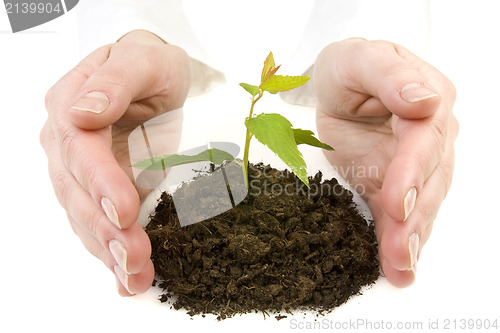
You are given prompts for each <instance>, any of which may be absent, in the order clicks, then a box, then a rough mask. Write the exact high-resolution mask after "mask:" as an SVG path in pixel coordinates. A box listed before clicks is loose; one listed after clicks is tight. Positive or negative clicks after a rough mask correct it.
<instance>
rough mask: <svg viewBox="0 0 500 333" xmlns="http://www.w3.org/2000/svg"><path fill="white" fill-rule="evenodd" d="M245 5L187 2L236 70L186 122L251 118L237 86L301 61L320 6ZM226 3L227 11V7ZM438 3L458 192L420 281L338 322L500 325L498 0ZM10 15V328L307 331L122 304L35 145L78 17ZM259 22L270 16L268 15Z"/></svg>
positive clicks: (1, 107)
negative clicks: (451, 88) (38, 22)
mask: <svg viewBox="0 0 500 333" xmlns="http://www.w3.org/2000/svg"><path fill="white" fill-rule="evenodd" d="M235 3H236V1H228V0H226V1H223V0H219V1H216V4H217V6H218V8H220V10H217V14H215V15H216V16H215V17H212V18H210V17H209V15H207V10H210V6H209V5H207V4H204V5H200V4H198V5H200V6H202V8H201V10H198V11H196V10H193V8H195V7H194V5H193V1H187V5H186V11H187V12H188V15H189V16H190V17H191V18H192V20H193V22H196V24H194V29H195V31H196V32H198V33H199V35H200V39H201V40H202V42H203V43H204V44H205V45H207V50H208V51H209V53H211V55H212V56H213V58H214V60H215V61H217V62H218V63H220V64H221V67H222V68H223V69H224V70H225V71H226V73H227V75H228V76H227V78H228V84H227V85H226V86H224V87H220V88H217V89H216V90H214V91H213V92H212V93H210V94H209V95H206V96H202V97H198V98H195V99H190V100H188V101H187V102H186V105H185V110H186V114H187V125H189V124H190V121H189V119H192V116H191V118H190V116H189V115H192V114H196V115H197V116H196V117H198V118H197V119H198V123H203V121H200V117H201V119H202V120H203V119H205V118H206V119H209V118H210V117H209V116H208V115H209V114H210V113H212V112H215V110H219V111H224V112H225V113H226V114H227V113H228V112H235V116H234V119H235V120H234V121H242V119H243V118H242V117H243V115H244V112H246V108H247V103H248V100H247V99H246V97H245V94H244V92H240V90H238V89H241V88H237V87H236V85H237V83H238V82H241V81H250V83H252V82H255V81H256V80H258V77H259V71H260V66H261V63H262V60H263V59H264V57H265V56H266V55H267V53H268V52H269V50H273V51H274V53H275V58H276V60H277V62H278V63H281V62H286V60H287V59H288V58H290V56H291V55H292V53H293V50H294V49H295V47H296V46H297V38H295V37H296V36H300V34H301V31H302V29H303V28H304V25H305V17H306V16H307V15H305V13H308V10H309V9H310V8H311V6H310V4H309V2H306V1H298V0H295V1H284V0H280V1H274V2H270V1H267V0H266V1H264V0H257V1H252V2H244V3H245V5H243V6H240V4H241V2H238V5H236V4H235ZM223 5H225V6H226V7H228V9H224V10H222V8H225V7H223ZM282 6H286V8H287V9H289V11H287V16H286V17H284V16H282V15H277V16H275V17H274V20H275V22H274V23H273V24H274V25H275V27H280V24H286V23H289V22H294V21H295V22H296V23H295V24H294V25H293V27H292V28H291V32H290V33H288V34H285V33H282V34H274V35H272V36H268V37H265V36H264V37H262V38H261V39H255V38H251V36H250V34H249V33H248V30H244V29H245V28H249V27H252V29H254V31H258V32H260V33H263V32H264V30H263V25H262V24H261V23H262V22H263V21H265V19H270V18H271V16H272V15H271V14H270V13H272V12H273V11H274V10H279V8H280V7H282ZM263 8H264V9H265V10H264V9H263ZM433 9H434V16H433V18H434V24H433V52H432V55H431V56H430V57H429V58H428V59H427V60H429V62H431V63H432V64H434V65H435V66H436V67H437V68H438V69H440V70H441V71H442V72H443V73H444V74H445V75H447V76H448V77H449V78H450V79H451V80H452V81H453V82H454V84H455V85H456V87H457V91H458V98H457V102H456V105H455V109H454V111H455V114H456V115H457V117H458V119H459V121H460V125H461V131H460V135H459V138H458V140H457V142H456V154H457V157H456V167H455V176H454V182H453V186H452V189H451V192H450V194H449V195H448V197H447V199H446V200H445V202H444V203H443V205H442V208H441V210H440V213H439V216H438V218H437V220H436V221H435V224H434V230H433V235H432V237H431V239H430V240H429V242H428V243H427V245H426V246H425V248H424V249H423V252H422V254H421V257H420V262H419V266H418V276H417V281H416V283H415V284H414V285H413V286H411V287H409V288H407V289H397V288H394V287H392V286H390V285H389V284H388V283H387V281H385V280H384V279H383V278H381V279H380V280H379V281H378V282H377V283H376V285H375V286H373V287H372V288H371V289H369V290H367V291H365V292H364V295H363V296H360V297H355V298H353V299H351V300H350V301H349V302H348V303H347V304H345V305H344V306H342V307H340V308H338V309H337V310H335V311H334V312H333V313H331V314H329V315H328V316H327V317H325V318H327V319H328V320H333V321H334V322H337V323H342V322H348V321H349V320H354V321H356V320H358V319H366V320H370V321H371V322H372V323H375V324H379V325H380V324H381V323H382V321H384V323H387V322H390V323H392V324H393V325H396V323H397V322H398V321H403V322H405V321H410V322H422V323H423V327H424V328H427V325H428V322H429V320H436V319H439V320H440V325H441V327H442V325H443V324H444V321H445V320H446V319H452V320H453V319H462V318H464V319H469V318H471V319H487V318H489V319H495V318H496V319H498V320H499V322H498V324H499V325H500V315H499V313H500V300H499V297H500V287H499V283H498V275H499V274H498V273H499V269H498V265H499V259H498V256H499V254H500V241H499V235H500V218H499V217H498V210H496V208H495V207H497V208H498V199H497V198H498V187H499V186H500V181H499V180H498V179H499V178H498V161H499V158H498V154H499V153H498V151H499V145H500V134H499V133H500V130H499V123H500V107H499V103H498V98H499V96H500V93H499V91H500V84H499V77H500V66H499V64H498V61H499V59H500V52H499V48H498V32H499V31H500V24H499V23H498V13H499V10H500V6H499V3H498V2H496V1H493V0H492V1H474V2H472V1H452V0H448V1H436V2H435V3H434V4H433ZM0 11H1V13H0V112H1V114H2V126H1V127H2V130H1V131H0V144H1V163H0V170H1V177H2V178H1V179H2V180H1V183H0V184H1V187H2V197H1V200H0V205H1V212H2V227H1V231H0V256H1V257H0V267H1V271H0V288H1V289H0V304H1V306H2V308H3V310H2V312H0V331H2V332H13V331H23V332H28V331H29V332H36V331H42V330H43V331H47V332H49V331H50V332H61V331H75V332H79V331H96V332H101V331H113V332H134V331H142V332H145V329H149V328H151V329H154V331H155V332H173V331H177V332H178V331H184V330H192V329H198V330H200V331H201V330H203V331H208V332H211V331H215V330H218V331H226V330H227V331H229V330H232V331H250V330H252V331H253V330H261V329H264V330H266V331H270V330H277V331H286V330H290V329H293V326H294V325H293V324H294V321H292V318H293V319H294V320H298V321H299V322H301V323H302V324H305V321H310V322H312V321H313V320H314V319H315V317H314V316H313V315H310V314H305V315H304V314H302V313H298V314H296V315H295V316H294V317H289V318H287V319H284V320H282V321H279V322H277V321H276V320H275V319H274V318H268V319H267V320H263V317H262V315H260V314H259V315H245V316H242V317H236V318H233V319H230V320H226V321H224V322H220V323H219V322H217V321H216V320H215V319H214V318H213V317H210V316H209V317H207V318H205V319H203V318H201V317H195V318H194V319H193V320H191V319H190V318H189V316H187V315H186V314H185V313H183V312H176V311H173V310H170V309H169V306H168V305H166V304H160V303H159V302H157V301H156V297H157V294H158V293H159V291H158V290H157V289H153V290H150V291H149V292H148V293H147V294H145V295H141V296H137V297H133V298H128V299H125V298H121V297H119V296H118V295H117V293H116V291H115V280H114V277H113V276H112V274H111V273H110V272H109V271H108V270H107V269H106V268H105V267H104V265H103V264H101V263H100V262H99V261H98V260H97V259H95V258H94V257H92V256H91V255H90V254H88V253H87V252H86V251H85V249H84V248H83V246H82V245H81V243H80V242H79V240H78V238H77V237H76V236H75V235H74V234H73V232H72V230H71V228H70V226H69V224H68V222H67V221H66V217H65V213H64V211H63V210H62V209H61V208H60V207H59V205H58V203H57V200H56V198H55V196H54V194H53V190H52V186H51V184H50V181H49V178H48V173H47V167H46V158H45V155H44V152H43V150H42V148H41V147H40V145H39V141H38V135H39V131H40V129H41V127H42V125H43V123H44V121H45V119H46V112H45V109H44V103H43V100H44V95H45V93H46V91H47V90H48V89H49V88H50V86H51V85H52V84H54V83H55V82H56V81H57V80H58V79H59V78H60V77H61V76H62V75H63V74H65V73H66V72H67V71H68V70H70V69H71V68H72V67H73V66H74V65H75V64H76V63H77V61H78V59H79V56H78V41H77V36H76V33H77V31H76V24H75V15H74V13H71V12H70V13H69V14H67V15H65V16H63V17H61V18H59V19H56V20H55V21H53V22H49V23H47V24H45V25H42V26H39V27H36V28H33V29H31V30H29V31H27V32H24V33H18V34H12V33H11V32H10V27H9V25H8V21H7V17H6V15H5V14H4V13H3V11H4V10H3V7H1V6H0ZM229 13H234V15H235V16H234V17H233V16H231V15H230V14H229ZM241 14H244V15H241ZM236 15H238V19H236V18H235V17H236ZM258 15H263V18H260V19H257V17H258ZM282 26H283V25H281V27H282ZM201 27H204V28H203V29H201ZM251 49H253V50H254V51H249V50H251ZM252 73H253V74H252ZM288 74H296V73H288ZM265 107H273V108H276V109H275V110H273V111H276V110H277V111H278V112H279V111H280V108H281V109H282V110H284V112H289V114H290V115H291V116H292V118H293V117H295V116H296V115H298V114H300V115H301V116H303V115H304V114H305V115H306V119H305V120H303V122H302V123H301V124H300V125H301V127H304V128H307V127H311V126H314V120H313V114H314V111H313V110H309V109H306V108H300V107H291V106H288V105H285V104H284V103H283V102H282V101H281V100H280V99H279V98H275V99H273V98H272V97H271V98H270V100H269V102H267V105H266V104H263V108H265ZM243 109H244V110H243ZM239 110H243V111H239ZM203 114H205V116H203ZM207 114H208V115H207ZM240 116H241V119H240V120H238V119H239V118H240ZM230 121H232V120H230ZM226 122H227V121H226ZM292 122H293V121H292ZM304 122H305V123H306V124H305V125H303V124H304ZM309 125H310V126H309ZM192 126H193V127H191V128H188V129H187V131H186V135H188V134H189V132H192V133H196V131H197V130H203V129H200V128H196V126H197V125H196V124H195V123H194V122H193V123H192ZM198 126H199V125H198ZM205 135H208V136H209V135H210V134H209V133H208V134H207V133H205ZM199 139H200V140H202V141H205V138H202V137H199ZM495 316H496V317H495ZM318 320H322V318H321V317H320V318H319V319H318ZM458 323H459V322H457V324H458ZM322 324H325V325H326V324H327V323H324V322H322ZM363 327H364V326H361V327H360V330H361V331H362V329H361V328H363ZM324 328H330V329H333V328H334V326H328V325H326V326H324ZM450 328H453V326H450Z"/></svg>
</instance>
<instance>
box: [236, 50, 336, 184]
mask: <svg viewBox="0 0 500 333" xmlns="http://www.w3.org/2000/svg"><path fill="white" fill-rule="evenodd" d="M279 68H280V66H276V65H275V63H274V57H273V53H272V52H270V53H269V55H268V56H267V58H266V60H265V61H264V68H263V69H262V74H261V79H260V85H258V86H255V85H251V84H248V83H240V86H242V87H243V88H244V89H245V90H246V91H247V92H248V93H250V95H252V104H251V106H250V114H249V115H248V117H247V118H246V120H245V126H246V128H247V133H246V139H245V150H244V155H243V168H244V170H245V175H246V176H248V155H249V150H250V141H251V139H252V137H254V136H255V138H256V139H257V140H259V141H260V142H261V143H262V144H264V145H266V146H267V147H269V149H271V150H272V151H273V152H274V153H276V155H278V157H279V158H280V159H281V160H282V161H283V162H285V163H286V164H287V165H288V166H289V167H290V169H291V170H292V172H293V173H294V174H295V175H296V176H297V177H298V178H299V179H300V180H301V181H302V182H303V183H304V184H306V185H307V186H309V179H308V178H307V166H306V162H305V161H304V159H303V158H302V154H301V152H300V151H299V149H298V147H297V146H298V145H300V144H308V145H311V146H314V147H319V148H323V149H326V150H333V148H332V147H330V146H329V145H327V144H326V143H322V142H321V141H319V140H318V139H317V138H316V137H314V133H313V132H312V131H308V130H303V129H300V128H293V127H292V124H291V123H290V121H288V119H286V118H285V117H283V116H282V115H280V114H277V113H261V114H259V115H257V116H254V108H255V104H256V103H257V102H258V101H259V100H260V99H261V98H262V96H263V95H264V93H265V92H268V93H271V94H277V93H278V92H284V91H289V90H292V89H295V88H298V87H300V86H302V85H304V84H306V83H307V81H309V79H310V77H309V76H282V75H276V72H277V71H278V69H279ZM245 179H247V178H245Z"/></svg>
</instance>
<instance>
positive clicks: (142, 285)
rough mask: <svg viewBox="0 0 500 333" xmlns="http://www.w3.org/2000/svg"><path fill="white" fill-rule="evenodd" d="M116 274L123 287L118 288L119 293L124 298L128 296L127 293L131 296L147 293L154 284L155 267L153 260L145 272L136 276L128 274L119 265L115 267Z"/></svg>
mask: <svg viewBox="0 0 500 333" xmlns="http://www.w3.org/2000/svg"><path fill="white" fill-rule="evenodd" d="M114 272H115V275H116V277H117V279H118V281H119V282H120V285H121V286H120V285H119V286H118V292H119V294H120V295H122V296H128V295H127V293H128V294H129V295H136V294H142V293H145V292H146V291H147V290H148V289H149V288H150V287H151V284H152V283H153V278H154V267H153V263H152V262H151V260H148V262H147V264H146V266H145V267H144V268H143V270H141V271H140V272H139V273H136V274H127V273H126V272H125V271H123V270H122V268H121V267H120V266H119V265H115V266H114ZM121 287H123V288H124V289H125V290H123V288H121ZM124 291H126V292H127V293H125V292H124Z"/></svg>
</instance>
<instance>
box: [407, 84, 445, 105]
mask: <svg viewBox="0 0 500 333" xmlns="http://www.w3.org/2000/svg"><path fill="white" fill-rule="evenodd" d="M399 94H400V95H401V98H402V99H403V100H405V101H407V102H408V103H416V102H420V101H423V100H425V99H428V98H432V97H435V96H438V94H437V93H436V92H435V91H434V90H432V89H430V88H428V87H426V86H424V85H423V84H420V83H409V84H407V85H406V86H404V87H403V88H402V89H401V91H400V92H399Z"/></svg>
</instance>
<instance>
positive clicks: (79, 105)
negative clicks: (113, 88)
mask: <svg viewBox="0 0 500 333" xmlns="http://www.w3.org/2000/svg"><path fill="white" fill-rule="evenodd" d="M108 105H109V98H108V96H107V95H106V94H105V93H102V92H100V91H93V92H90V93H88V94H87V95H85V96H83V97H82V98H80V99H79V100H78V101H77V102H76V103H75V105H73V106H72V107H71V108H72V109H75V110H78V111H87V112H91V113H96V114H99V113H102V112H104V111H105V110H106V109H107V108H108Z"/></svg>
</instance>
